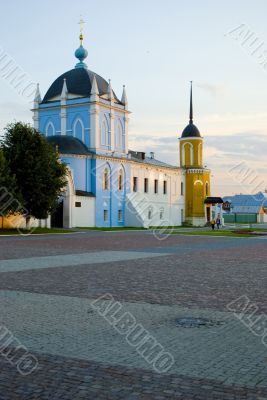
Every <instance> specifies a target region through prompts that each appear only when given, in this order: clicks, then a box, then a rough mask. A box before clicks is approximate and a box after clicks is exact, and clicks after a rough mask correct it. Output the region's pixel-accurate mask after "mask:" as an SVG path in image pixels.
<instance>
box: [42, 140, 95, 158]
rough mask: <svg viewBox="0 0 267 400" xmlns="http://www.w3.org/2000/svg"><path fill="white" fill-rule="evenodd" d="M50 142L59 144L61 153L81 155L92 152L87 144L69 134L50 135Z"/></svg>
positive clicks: (53, 144)
mask: <svg viewBox="0 0 267 400" xmlns="http://www.w3.org/2000/svg"><path fill="white" fill-rule="evenodd" d="M47 140H48V142H49V143H50V144H51V145H52V146H58V151H59V153H60V154H79V155H89V154H92V152H90V151H89V150H88V148H87V147H86V146H85V144H84V143H83V142H82V141H81V140H79V139H77V138H75V137H73V136H68V135H55V136H48V137H47Z"/></svg>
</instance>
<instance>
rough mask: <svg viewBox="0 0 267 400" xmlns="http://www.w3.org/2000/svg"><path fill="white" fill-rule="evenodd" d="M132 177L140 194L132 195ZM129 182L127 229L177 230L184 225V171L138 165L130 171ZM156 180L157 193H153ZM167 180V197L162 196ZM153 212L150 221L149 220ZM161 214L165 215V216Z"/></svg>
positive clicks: (133, 193)
mask: <svg viewBox="0 0 267 400" xmlns="http://www.w3.org/2000/svg"><path fill="white" fill-rule="evenodd" d="M133 177H137V179H138V189H137V192H133ZM145 178H148V193H145V192H144V179H145ZM130 179H131V181H130V187H131V192H130V193H129V194H128V195H127V205H126V221H125V222H126V226H136V227H141V226H143V227H149V226H167V225H170V226H178V225H181V224H182V221H181V210H182V209H183V210H184V208H185V199H184V198H185V196H184V195H183V196H182V195H181V182H182V181H183V182H184V174H183V171H182V170H179V169H177V170H171V169H167V168H158V167H156V166H149V165H146V164H144V165H138V164H137V165H132V167H131V177H130ZM155 179H157V180H158V193H154V181H155ZM164 180H166V181H167V194H163V181H164ZM184 193H185V183H184ZM150 211H151V219H150V218H149V214H150ZM161 212H163V215H162V216H161V215H160V214H161ZM161 217H162V218H161Z"/></svg>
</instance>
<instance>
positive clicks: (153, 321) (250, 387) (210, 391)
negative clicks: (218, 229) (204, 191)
mask: <svg viewBox="0 0 267 400" xmlns="http://www.w3.org/2000/svg"><path fill="white" fill-rule="evenodd" d="M265 243H266V242H265V241H264V240H260V239H257V238H255V239H254V238H253V239H248V238H244V239H239V238H209V237H200V236H199V237H192V236H180V235H177V236H176V235H172V236H170V237H169V238H168V239H166V240H163V241H160V240H157V239H156V238H155V237H154V236H153V235H152V234H151V233H148V232H124V233H114V232H87V233H81V234H71V235H69V236H56V235H53V236H52V235H51V236H46V237H44V236H36V237H33V236H31V237H24V238H23V237H16V238H15V237H13V238H12V237H10V238H0V247H1V260H2V261H0V278H1V279H0V323H1V325H4V326H6V327H7V328H8V329H9V330H10V331H11V332H12V333H13V334H14V335H15V337H16V338H18V339H19V340H20V341H21V342H22V343H23V344H24V345H25V346H26V347H27V349H28V350H29V351H31V352H32V353H33V354H35V355H36V357H37V358H38V361H39V366H38V369H37V370H36V371H35V372H33V373H32V374H31V375H28V376H26V377H22V376H21V375H20V374H19V373H18V372H17V370H16V367H14V366H12V365H10V364H9V363H8V361H6V360H5V358H4V357H1V356H0V370H1V372H0V400H2V399H3V400H9V399H22V400H24V399H25V400H26V399H27V400H28V399H129V400H131V399H132V400H133V399H158V400H160V399H202V400H206V399H226V400H227V399H229V400H230V399H258V400H260V399H261V400H262V399H267V349H266V347H265V346H264V345H263V344H262V343H261V340H260V338H259V337H256V336H254V335H253V334H252V333H251V332H250V331H249V330H248V329H247V328H246V327H244V326H243V325H242V324H241V323H240V321H239V320H238V319H237V318H236V317H235V316H234V315H233V314H232V313H230V312H229V311H228V309H227V304H228V303H229V302H230V301H232V300H234V299H236V298H237V297H239V296H241V295H243V294H245V295H247V296H248V297H249V298H250V300H251V301H253V302H256V303H257V304H258V305H259V307H260V308H259V310H258V313H263V312H267V298H266V267H267V264H266V261H265V260H266V255H267V254H266V253H267V249H266V244H265ZM105 293H110V294H112V295H113V297H114V298H115V300H119V301H120V302H121V303H122V305H123V310H124V311H128V312H130V313H131V314H132V315H134V317H135V318H136V320H137V321H138V323H141V324H142V325H143V326H144V327H145V328H146V329H147V330H148V331H149V333H150V334H152V335H153V336H154V337H155V338H156V339H157V340H158V342H159V343H160V344H162V345H163V347H164V349H165V350H166V351H169V352H170V353H171V354H172V355H173V357H174V359H175V364H174V365H173V366H172V367H171V369H170V370H169V371H168V372H167V373H165V374H158V373H156V372H155V371H154V370H153V367H152V366H151V364H148V363H147V362H146V361H145V360H144V359H143V358H142V357H141V356H140V355H139V354H137V352H136V350H135V348H133V347H131V346H129V345H128V344H127V342H126V340H125V337H124V336H123V335H119V334H118V333H117V332H116V331H115V330H114V328H113V327H112V326H110V325H109V324H108V322H107V321H106V320H104V319H103V318H102V317H101V316H100V315H98V314H97V313H96V311H95V310H94V309H92V307H91V304H92V301H93V300H94V299H96V298H98V297H99V296H101V295H103V294H105ZM184 316H190V317H204V318H209V319H212V320H215V321H219V322H220V324H219V325H216V326H212V327H199V328H182V327H177V326H176V324H175V320H176V318H178V317H184Z"/></svg>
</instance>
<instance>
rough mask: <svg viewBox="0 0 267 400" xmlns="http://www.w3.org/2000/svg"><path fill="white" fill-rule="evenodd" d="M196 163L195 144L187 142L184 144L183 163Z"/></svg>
mask: <svg viewBox="0 0 267 400" xmlns="http://www.w3.org/2000/svg"><path fill="white" fill-rule="evenodd" d="M193 164H194V152H193V145H192V143H190V142H186V143H184V144H183V146H182V165H185V166H190V165H193Z"/></svg>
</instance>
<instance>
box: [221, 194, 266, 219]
mask: <svg viewBox="0 0 267 400" xmlns="http://www.w3.org/2000/svg"><path fill="white" fill-rule="evenodd" d="M223 201H224V202H225V201H228V202H230V203H231V211H232V212H237V213H242V212H245V213H256V214H257V213H258V212H259V211H260V209H261V208H262V207H264V208H267V198H266V196H265V195H264V193H262V192H259V193H256V194H237V195H235V196H225V197H223Z"/></svg>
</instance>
